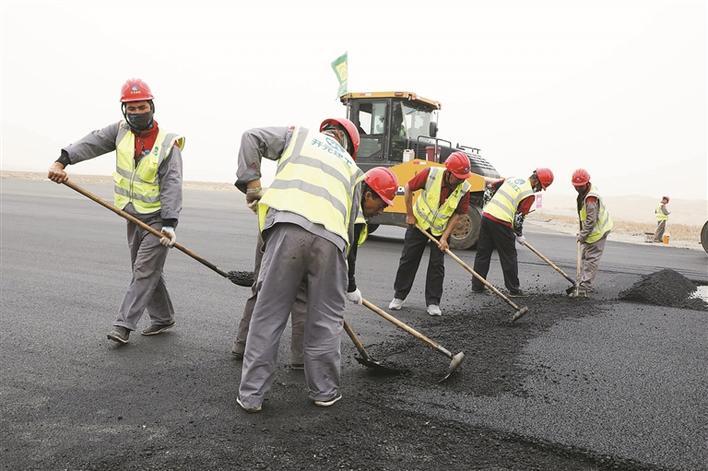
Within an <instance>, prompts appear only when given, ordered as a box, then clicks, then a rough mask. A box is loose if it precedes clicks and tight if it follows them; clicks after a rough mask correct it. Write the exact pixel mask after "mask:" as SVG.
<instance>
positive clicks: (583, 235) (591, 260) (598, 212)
mask: <svg viewBox="0 0 708 471" xmlns="http://www.w3.org/2000/svg"><path fill="white" fill-rule="evenodd" d="M571 182H572V184H573V186H574V187H575V191H577V192H578V198H577V201H576V205H577V209H578V218H579V223H580V231H579V232H578V235H577V241H578V243H579V244H580V248H581V269H580V280H578V290H577V291H573V292H571V293H570V295H571V296H579V297H587V296H588V295H589V294H590V293H592V292H593V291H594V289H593V281H594V280H595V275H596V274H597V267H598V265H599V263H600V258H601V257H602V253H603V252H604V250H605V242H606V241H607V236H608V235H609V234H610V231H612V227H613V226H614V224H613V222H612V218H611V217H610V212H609V211H608V210H607V208H606V207H605V202H604V201H603V199H602V198H601V197H600V194H599V193H598V190H597V187H596V186H595V185H593V184H592V183H591V182H590V174H589V173H588V171H587V170H585V169H583V168H579V169H577V170H576V171H575V172H573V176H572V179H571Z"/></svg>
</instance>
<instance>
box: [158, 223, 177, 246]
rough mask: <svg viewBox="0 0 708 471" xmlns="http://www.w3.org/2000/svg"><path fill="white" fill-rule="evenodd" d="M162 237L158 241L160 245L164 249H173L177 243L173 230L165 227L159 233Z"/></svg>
mask: <svg viewBox="0 0 708 471" xmlns="http://www.w3.org/2000/svg"><path fill="white" fill-rule="evenodd" d="M160 232H162V233H163V234H164V236H163V237H162V238H161V239H160V243H161V244H162V245H164V246H165V247H170V248H172V247H174V246H175V243H177V234H175V228H174V227H170V226H165V227H163V228H162V230H161V231H160Z"/></svg>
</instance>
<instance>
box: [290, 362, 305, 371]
mask: <svg viewBox="0 0 708 471" xmlns="http://www.w3.org/2000/svg"><path fill="white" fill-rule="evenodd" d="M290 369H291V370H296V371H302V370H304V369H305V364H304V363H290Z"/></svg>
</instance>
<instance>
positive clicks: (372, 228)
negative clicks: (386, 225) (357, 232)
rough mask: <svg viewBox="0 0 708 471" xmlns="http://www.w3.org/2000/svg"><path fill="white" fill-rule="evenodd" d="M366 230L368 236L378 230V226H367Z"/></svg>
mask: <svg viewBox="0 0 708 471" xmlns="http://www.w3.org/2000/svg"><path fill="white" fill-rule="evenodd" d="M366 228H367V229H368V231H369V234H373V233H374V231H375V230H376V229H378V228H379V225H378V224H367V225H366Z"/></svg>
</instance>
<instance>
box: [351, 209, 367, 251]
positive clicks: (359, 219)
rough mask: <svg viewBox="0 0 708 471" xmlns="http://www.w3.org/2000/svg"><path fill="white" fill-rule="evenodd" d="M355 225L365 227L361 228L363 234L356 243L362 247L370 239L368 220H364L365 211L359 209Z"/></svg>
mask: <svg viewBox="0 0 708 471" xmlns="http://www.w3.org/2000/svg"><path fill="white" fill-rule="evenodd" d="M363 203H364V202H363V201H362V204H363ZM354 224H363V226H364V227H362V228H361V232H360V233H359V239H357V241H356V245H361V244H363V243H364V242H366V238H367V237H369V225H368V224H367V223H366V218H364V211H363V210H362V209H361V208H359V212H358V213H357V215H356V219H355V220H354Z"/></svg>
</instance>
